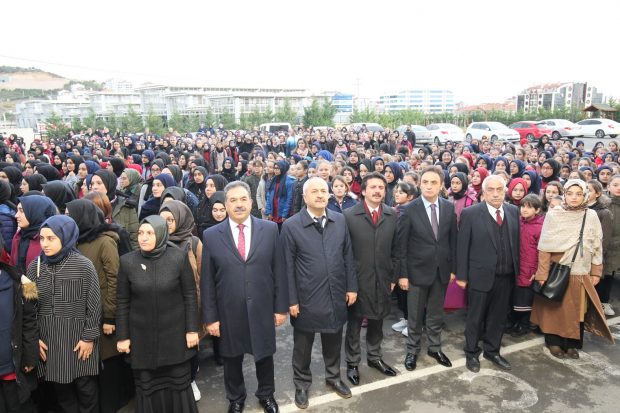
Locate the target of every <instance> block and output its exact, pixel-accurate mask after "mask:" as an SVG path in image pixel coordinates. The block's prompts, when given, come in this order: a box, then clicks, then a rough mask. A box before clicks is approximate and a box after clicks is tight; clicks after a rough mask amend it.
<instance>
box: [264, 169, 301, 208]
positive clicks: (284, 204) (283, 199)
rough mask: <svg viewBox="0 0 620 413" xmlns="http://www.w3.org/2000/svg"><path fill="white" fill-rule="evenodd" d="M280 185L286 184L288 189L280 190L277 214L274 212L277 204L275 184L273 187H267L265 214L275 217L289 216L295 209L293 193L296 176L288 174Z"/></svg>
mask: <svg viewBox="0 0 620 413" xmlns="http://www.w3.org/2000/svg"><path fill="white" fill-rule="evenodd" d="M280 185H286V191H282V190H280V191H279V194H280V195H279V196H278V214H277V216H276V215H275V214H274V212H275V205H274V198H275V197H276V191H275V188H276V185H273V188H271V189H270V188H269V187H267V188H266V197H267V198H266V205H265V215H273V217H274V218H288V217H289V215H290V214H291V212H292V211H293V194H294V192H295V191H294V189H295V178H293V177H292V176H288V175H287V176H286V177H285V179H283V180H282V181H281V182H280Z"/></svg>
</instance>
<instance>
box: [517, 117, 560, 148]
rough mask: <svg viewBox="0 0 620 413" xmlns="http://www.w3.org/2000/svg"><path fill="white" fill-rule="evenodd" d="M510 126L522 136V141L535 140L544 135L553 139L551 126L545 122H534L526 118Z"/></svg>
mask: <svg viewBox="0 0 620 413" xmlns="http://www.w3.org/2000/svg"><path fill="white" fill-rule="evenodd" d="M510 127H511V128H512V129H514V130H516V131H517V132H519V135H520V136H521V143H522V144H523V143H527V142H534V141H536V140H538V139H540V138H542V137H543V136H546V137H547V138H549V139H551V133H552V132H553V131H552V130H551V129H549V127H548V126H547V125H546V124H545V123H543V122H534V121H528V120H524V121H522V122H515V123H513V124H512V125H510Z"/></svg>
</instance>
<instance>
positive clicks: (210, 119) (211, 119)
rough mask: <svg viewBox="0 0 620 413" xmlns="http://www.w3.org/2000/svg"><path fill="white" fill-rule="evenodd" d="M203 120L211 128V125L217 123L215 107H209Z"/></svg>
mask: <svg viewBox="0 0 620 413" xmlns="http://www.w3.org/2000/svg"><path fill="white" fill-rule="evenodd" d="M203 122H204V124H205V126H206V127H207V128H210V127H211V125H215V122H216V119H215V114H214V113H213V109H211V108H209V109H207V113H205V115H204V118H203Z"/></svg>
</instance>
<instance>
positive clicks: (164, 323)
mask: <svg viewBox="0 0 620 413" xmlns="http://www.w3.org/2000/svg"><path fill="white" fill-rule="evenodd" d="M116 290H117V307H116V336H117V338H118V340H126V339H130V340H131V347H130V350H131V353H130V354H129V357H130V359H131V368H132V369H151V370H152V369H157V368H159V367H163V366H171V365H175V364H179V363H182V362H184V361H187V360H189V359H190V358H192V357H193V356H194V354H195V352H196V350H195V349H188V348H187V343H186V340H185V334H186V333H190V332H198V331H199V329H198V308H197V305H198V304H197V302H196V301H197V300H196V283H195V281H194V276H193V273H192V268H191V266H190V263H189V259H188V257H187V252H186V251H182V250H180V249H179V248H177V247H175V246H172V245H168V247H167V248H166V251H165V252H164V253H163V254H162V255H161V256H159V257H157V258H146V257H143V256H142V254H141V253H140V251H133V252H130V253H129V254H125V255H123V256H122V257H121V266H120V270H119V273H118V285H117V287H116Z"/></svg>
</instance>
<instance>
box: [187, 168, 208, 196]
mask: <svg viewBox="0 0 620 413" xmlns="http://www.w3.org/2000/svg"><path fill="white" fill-rule="evenodd" d="M208 176H209V174H208V172H207V170H206V169H205V168H204V167H202V166H197V167H195V168H194V171H193V172H192V174H191V177H190V179H189V181H188V182H187V186H186V188H187V189H188V190H189V191H190V192H191V193H192V194H194V195H196V198H198V202H200V201H202V199H203V198H204V197H205V187H206V185H207V177H208Z"/></svg>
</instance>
